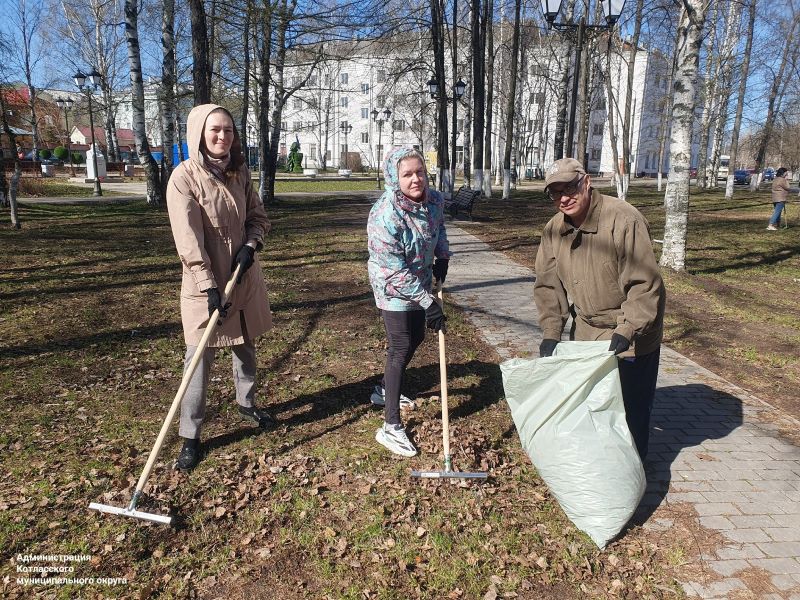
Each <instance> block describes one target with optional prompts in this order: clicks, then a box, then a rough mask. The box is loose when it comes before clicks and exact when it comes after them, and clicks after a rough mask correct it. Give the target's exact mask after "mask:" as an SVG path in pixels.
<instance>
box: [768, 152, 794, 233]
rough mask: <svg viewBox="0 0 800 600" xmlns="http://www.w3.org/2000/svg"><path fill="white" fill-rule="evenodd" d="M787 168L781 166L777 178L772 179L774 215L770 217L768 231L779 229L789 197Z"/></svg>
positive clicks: (776, 174) (776, 173)
mask: <svg viewBox="0 0 800 600" xmlns="http://www.w3.org/2000/svg"><path fill="white" fill-rule="evenodd" d="M786 173H787V169H786V168H784V167H781V168H780V169H778V170H777V171H776V172H775V179H773V180H772V206H773V207H775V208H774V210H773V211H772V216H771V217H770V218H769V225H767V231H777V230H778V227H780V225H781V214H782V213H783V209H784V207H785V206H786V201H787V200H788V199H789V192H790V191H791V188H790V187H789V182H788V181H787V180H786Z"/></svg>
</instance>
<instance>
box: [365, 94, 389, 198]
mask: <svg viewBox="0 0 800 600" xmlns="http://www.w3.org/2000/svg"><path fill="white" fill-rule="evenodd" d="M370 114H372V120H373V121H375V124H376V125H377V126H378V145H377V146H375V165H376V167H377V168H376V170H377V172H378V174H377V175H376V176H375V180H376V181H377V182H378V189H381V134H382V133H383V124H384V123H385V122H386V121H388V120H389V118H390V117H391V116H392V111H391V110H389V107H388V106H387V107H386V108H384V109H383V110H382V111H381V112H378V109H377V108H373V109H372V113H370ZM379 116H380V117H383V118H381V119H379V118H378V117H379Z"/></svg>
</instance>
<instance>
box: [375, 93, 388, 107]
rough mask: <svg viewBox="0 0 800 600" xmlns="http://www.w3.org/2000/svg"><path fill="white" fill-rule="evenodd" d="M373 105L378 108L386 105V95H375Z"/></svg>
mask: <svg viewBox="0 0 800 600" xmlns="http://www.w3.org/2000/svg"><path fill="white" fill-rule="evenodd" d="M375 106H377V107H378V108H383V107H384V106H386V96H375Z"/></svg>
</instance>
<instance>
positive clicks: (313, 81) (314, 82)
mask: <svg viewBox="0 0 800 600" xmlns="http://www.w3.org/2000/svg"><path fill="white" fill-rule="evenodd" d="M308 85H317V76H316V75H309V76H308Z"/></svg>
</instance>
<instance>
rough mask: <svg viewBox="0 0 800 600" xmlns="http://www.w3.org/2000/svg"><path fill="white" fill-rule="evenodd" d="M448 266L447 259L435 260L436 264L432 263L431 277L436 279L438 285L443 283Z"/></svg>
mask: <svg viewBox="0 0 800 600" xmlns="http://www.w3.org/2000/svg"><path fill="white" fill-rule="evenodd" d="M449 265H450V259H449V258H437V259H436V262H434V263H433V277H434V278H435V279H437V280H438V281H439V283H442V284H443V283H444V280H445V277H447V267H448V266H449Z"/></svg>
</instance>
